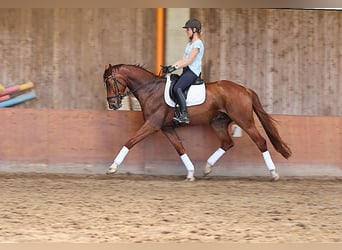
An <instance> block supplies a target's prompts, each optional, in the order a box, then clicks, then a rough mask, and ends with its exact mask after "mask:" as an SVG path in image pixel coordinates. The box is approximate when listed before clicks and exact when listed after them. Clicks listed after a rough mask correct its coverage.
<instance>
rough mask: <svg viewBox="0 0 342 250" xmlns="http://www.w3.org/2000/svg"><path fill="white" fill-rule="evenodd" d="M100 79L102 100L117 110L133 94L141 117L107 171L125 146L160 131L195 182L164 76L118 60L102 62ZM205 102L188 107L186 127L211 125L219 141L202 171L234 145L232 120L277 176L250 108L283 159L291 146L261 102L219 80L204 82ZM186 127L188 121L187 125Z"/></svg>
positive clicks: (248, 91)
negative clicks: (103, 92)
mask: <svg viewBox="0 0 342 250" xmlns="http://www.w3.org/2000/svg"><path fill="white" fill-rule="evenodd" d="M103 80H104V82H105V85H106V88H107V101H108V107H109V108H110V109H114V110H116V109H119V108H120V107H121V101H122V98H123V97H125V96H126V95H128V94H133V95H134V96H135V97H136V98H137V99H138V101H139V103H140V106H141V110H142V113H143V117H144V121H145V122H144V124H143V125H142V127H141V128H140V129H139V130H138V131H137V132H136V134H135V135H134V136H133V137H132V138H130V139H129V140H128V141H127V142H126V143H125V144H124V145H123V147H122V149H121V150H120V152H119V153H118V155H117V156H116V158H115V159H114V162H113V163H112V165H111V166H110V167H109V169H108V171H107V173H108V174H112V173H115V172H116V171H117V169H118V167H119V165H120V164H121V163H122V161H123V160H124V158H125V157H126V155H127V154H128V152H129V150H130V149H131V148H132V147H133V146H134V145H135V144H137V143H138V142H140V141H141V140H143V139H144V138H146V137H147V136H148V135H150V134H152V133H155V132H157V131H162V132H163V133H164V135H165V136H166V137H167V138H168V139H169V141H170V142H171V144H172V145H173V147H174V148H175V149H176V151H177V152H178V154H179V156H180V158H181V160H182V162H183V163H184V165H185V167H186V169H187V177H186V179H187V180H190V181H192V180H194V165H193V164H192V162H191V160H190V158H189V157H188V155H187V154H186V151H185V148H184V146H183V144H182V142H181V140H180V138H179V137H178V135H177V133H176V131H175V128H176V127H177V126H176V125H175V124H174V123H173V120H172V118H173V115H174V112H175V109H174V108H173V107H170V106H168V105H167V104H166V103H165V101H164V88H165V83H166V77H165V76H157V75H155V74H153V73H152V72H150V71H148V70H146V69H145V68H143V67H142V66H139V65H125V64H119V65H115V66H112V65H111V64H109V65H108V66H106V68H105V71H104V74H103ZM205 86H206V100H205V102H204V103H203V104H201V105H197V106H191V107H188V113H189V118H190V121H191V124H190V126H191V125H199V124H210V125H211V127H212V128H213V129H214V131H215V133H216V135H217V136H218V138H219V140H220V142H221V145H220V147H219V148H218V149H217V150H216V151H215V152H214V153H213V154H212V155H211V156H210V157H209V158H208V160H207V164H206V167H205V170H204V175H207V174H209V173H210V172H211V170H212V167H213V166H214V164H215V163H216V162H217V161H218V160H219V159H220V158H221V157H222V156H223V155H224V153H225V152H226V151H227V150H228V149H230V148H231V147H233V145H234V143H233V140H232V138H231V135H230V134H229V132H228V125H229V124H230V123H231V122H235V123H236V124H237V125H238V126H239V127H241V128H242V129H243V130H244V131H245V132H246V133H247V134H248V135H249V136H250V138H251V139H252V140H253V141H254V143H255V144H256V146H257V147H258V148H259V150H260V151H261V153H262V155H263V158H264V160H265V164H266V166H267V168H268V170H269V171H270V174H271V178H272V180H274V181H276V180H278V179H279V174H278V173H277V171H276V167H275V165H274V163H273V161H272V158H271V156H270V154H269V152H268V149H267V145H266V140H265V139H264V138H263V137H262V136H261V135H260V133H259V131H258V130H257V128H256V126H255V123H254V118H253V111H254V112H255V114H256V115H257V117H258V118H259V120H260V122H261V124H262V126H263V128H264V130H265V132H266V134H267V136H268V138H269V139H270V141H271V143H272V145H273V146H274V148H275V149H276V151H278V152H279V153H280V154H281V155H282V156H283V157H284V158H286V159H287V158H288V157H290V156H291V150H290V148H289V147H288V146H287V145H286V143H285V142H284V141H283V140H282V139H281V137H280V136H279V133H278V130H277V128H276V126H275V124H274V120H273V119H272V118H271V116H270V115H269V114H267V113H266V112H265V110H264V109H263V107H262V106H261V103H260V100H259V98H258V96H257V94H256V93H255V92H254V91H253V90H251V89H248V88H246V87H243V86H241V85H239V84H237V83H234V82H231V81H227V80H221V81H216V82H208V83H206V84H205ZM186 126H189V125H186Z"/></svg>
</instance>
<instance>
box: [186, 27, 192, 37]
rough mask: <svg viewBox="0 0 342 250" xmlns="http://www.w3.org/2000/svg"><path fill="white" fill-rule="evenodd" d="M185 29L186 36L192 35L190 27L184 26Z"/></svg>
mask: <svg viewBox="0 0 342 250" xmlns="http://www.w3.org/2000/svg"><path fill="white" fill-rule="evenodd" d="M185 31H186V34H187V36H188V37H191V36H192V34H193V32H192V29H191V28H186V30H185Z"/></svg>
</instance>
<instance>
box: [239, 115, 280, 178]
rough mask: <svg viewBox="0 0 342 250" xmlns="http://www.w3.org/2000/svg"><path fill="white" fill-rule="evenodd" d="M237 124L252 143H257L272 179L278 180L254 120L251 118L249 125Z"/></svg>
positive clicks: (263, 139) (264, 141)
mask: <svg viewBox="0 0 342 250" xmlns="http://www.w3.org/2000/svg"><path fill="white" fill-rule="evenodd" d="M239 125H240V127H241V128H242V129H243V130H244V131H245V132H246V133H247V134H248V135H249V136H250V138H251V139H252V140H253V141H254V143H255V144H256V145H257V147H258V148H259V150H260V151H261V152H262V156H263V158H264V161H265V164H266V166H267V168H268V170H269V171H270V173H271V177H272V180H273V181H277V180H279V174H278V173H277V171H276V167H275V165H274V163H273V161H272V158H271V155H270V153H269V152H268V149H267V144H266V140H265V138H264V137H262V136H261V134H260V133H259V131H258V130H257V128H256V126H255V123H254V120H253V119H251V120H250V121H249V125H247V126H246V125H243V124H239Z"/></svg>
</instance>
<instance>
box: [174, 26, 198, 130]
mask: <svg viewBox="0 0 342 250" xmlns="http://www.w3.org/2000/svg"><path fill="white" fill-rule="evenodd" d="M183 28H184V29H186V34H187V36H188V38H189V43H188V44H187V45H186V47H185V53H184V56H183V58H182V59H180V60H178V61H177V62H176V63H174V64H172V65H170V66H168V67H167V73H171V72H173V71H174V70H176V69H179V68H183V72H182V74H181V75H180V78H179V79H178V81H177V82H176V84H175V86H174V88H173V95H174V96H175V97H176V98H177V101H178V104H179V107H180V112H179V113H178V112H177V111H176V112H175V115H174V117H173V120H174V121H176V122H178V123H186V124H189V123H190V120H189V118H188V112H187V108H186V100H185V96H184V90H185V89H186V88H187V87H189V86H190V85H191V84H192V83H193V82H194V81H195V80H196V79H197V78H198V77H199V76H200V74H201V71H202V57H203V52H204V45H203V42H202V40H201V35H200V34H201V22H200V21H198V20H197V19H190V20H188V21H187V22H186V23H185V25H184V27H183Z"/></svg>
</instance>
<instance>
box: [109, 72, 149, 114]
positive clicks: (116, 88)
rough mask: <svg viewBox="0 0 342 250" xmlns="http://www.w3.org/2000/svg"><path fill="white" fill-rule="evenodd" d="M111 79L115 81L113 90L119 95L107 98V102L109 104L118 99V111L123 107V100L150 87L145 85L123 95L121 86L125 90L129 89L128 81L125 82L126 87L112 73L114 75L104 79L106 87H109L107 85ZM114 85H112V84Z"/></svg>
mask: <svg viewBox="0 0 342 250" xmlns="http://www.w3.org/2000/svg"><path fill="white" fill-rule="evenodd" d="M109 79H113V81H114V84H113V90H114V93H118V94H117V95H113V96H108V97H107V101H108V102H109V101H110V100H112V99H114V98H116V99H117V103H118V106H119V107H118V109H119V108H120V107H121V106H122V99H123V98H124V97H125V96H129V95H130V94H134V93H135V92H137V91H138V90H140V89H143V88H145V87H146V86H148V84H145V85H142V86H139V87H138V88H136V89H134V90H129V91H127V92H126V93H121V91H120V89H119V84H120V85H121V86H123V87H124V89H126V88H128V85H127V81H125V83H126V85H125V84H124V83H122V82H121V81H119V79H118V78H117V77H116V75H115V73H114V72H113V71H112V74H111V75H109V76H107V77H106V78H105V79H104V83H105V85H106V86H108V84H107V81H108V80H109ZM111 85H112V84H111Z"/></svg>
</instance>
